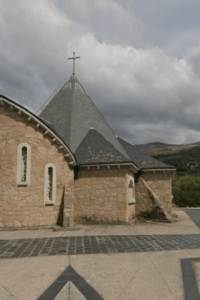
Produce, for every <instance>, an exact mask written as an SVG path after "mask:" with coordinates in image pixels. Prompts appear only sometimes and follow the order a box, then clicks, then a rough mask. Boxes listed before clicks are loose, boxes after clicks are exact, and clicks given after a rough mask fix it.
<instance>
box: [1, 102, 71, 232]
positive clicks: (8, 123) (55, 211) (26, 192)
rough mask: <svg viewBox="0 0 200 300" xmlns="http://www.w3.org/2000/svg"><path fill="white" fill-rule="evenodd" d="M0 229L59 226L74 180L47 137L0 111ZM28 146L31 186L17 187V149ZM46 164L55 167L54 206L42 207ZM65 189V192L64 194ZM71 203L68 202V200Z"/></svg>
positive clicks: (23, 119) (14, 114)
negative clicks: (22, 145)
mask: <svg viewBox="0 0 200 300" xmlns="http://www.w3.org/2000/svg"><path fill="white" fill-rule="evenodd" d="M0 128H1V130H0V227H23V226H42V225H52V224H56V223H57V222H62V219H63V211H61V208H62V206H63V205H64V204H63V203H62V201H63V200H64V193H65V198H66V199H65V202H66V203H67V201H68V199H67V197H68V198H69V199H72V198H73V190H72V189H73V186H71V184H72V185H73V183H72V181H73V180H70V181H69V182H67V178H68V177H70V176H71V177H70V178H73V171H72V170H70V169H69V167H68V164H67V162H66V160H65V159H64V156H63V153H62V152H61V151H59V150H58V149H57V147H56V146H55V145H54V144H52V143H51V140H50V138H49V137H48V135H46V136H44V134H43V131H42V130H41V129H40V128H39V129H37V128H36V124H35V123H32V122H29V121H28V120H27V117H23V116H22V115H18V114H17V111H11V110H10V107H9V106H6V107H2V106H1V107H0ZM23 142H24V143H28V144H29V145H30V146H31V179H30V186H17V184H16V178H17V148H18V145H19V144H20V143H23ZM47 163H53V164H55V165H56V170H57V180H56V202H55V205H53V206H45V204H44V171H45V165H46V164H47ZM64 187H65V190H64ZM70 202H71V200H70Z"/></svg>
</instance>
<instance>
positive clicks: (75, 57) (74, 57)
mask: <svg viewBox="0 0 200 300" xmlns="http://www.w3.org/2000/svg"><path fill="white" fill-rule="evenodd" d="M73 55H74V56H73V57H69V58H68V59H73V74H72V75H75V59H77V58H80V56H75V52H73Z"/></svg>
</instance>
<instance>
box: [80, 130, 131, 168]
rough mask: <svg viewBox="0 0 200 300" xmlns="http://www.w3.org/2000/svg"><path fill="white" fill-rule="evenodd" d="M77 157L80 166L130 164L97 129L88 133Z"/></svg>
mask: <svg viewBox="0 0 200 300" xmlns="http://www.w3.org/2000/svg"><path fill="white" fill-rule="evenodd" d="M75 157H76V159H77V161H78V163H79V164H95V163H96V164H97V163H98V164H101V163H124V162H130V159H127V158H126V157H125V156H123V155H122V154H121V153H120V152H119V151H118V150H117V149H116V148H115V147H114V146H113V145H112V144H111V143H109V142H108V141H107V140H106V139H105V138H104V137H103V136H102V135H101V134H100V133H99V132H98V131H96V130H95V129H90V130H89V131H88V133H87V135H86V136H85V138H84V139H83V141H82V142H81V144H80V145H79V147H78V148H77V150H76V152H75Z"/></svg>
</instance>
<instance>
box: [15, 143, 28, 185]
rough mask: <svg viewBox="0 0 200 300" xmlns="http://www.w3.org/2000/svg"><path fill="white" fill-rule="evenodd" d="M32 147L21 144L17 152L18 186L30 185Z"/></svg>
mask: <svg viewBox="0 0 200 300" xmlns="http://www.w3.org/2000/svg"><path fill="white" fill-rule="evenodd" d="M30 180H31V146H30V145H29V144H27V143H21V144H20V145H19V146H18V150H17V185H18V186H20V185H30Z"/></svg>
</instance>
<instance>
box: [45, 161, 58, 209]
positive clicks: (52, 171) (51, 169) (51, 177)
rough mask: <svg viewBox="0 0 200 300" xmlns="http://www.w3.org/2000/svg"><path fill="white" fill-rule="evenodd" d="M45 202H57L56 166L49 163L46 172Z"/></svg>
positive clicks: (46, 203) (48, 203)
mask: <svg viewBox="0 0 200 300" xmlns="http://www.w3.org/2000/svg"><path fill="white" fill-rule="evenodd" d="M44 176H45V178H44V204H45V205H50V204H51V205H52V204H55V202H56V166H55V165H54V164H52V163H48V164H47V165H46V166H45V172H44Z"/></svg>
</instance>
